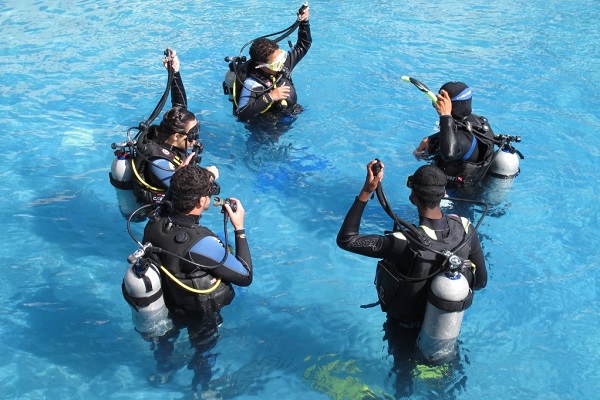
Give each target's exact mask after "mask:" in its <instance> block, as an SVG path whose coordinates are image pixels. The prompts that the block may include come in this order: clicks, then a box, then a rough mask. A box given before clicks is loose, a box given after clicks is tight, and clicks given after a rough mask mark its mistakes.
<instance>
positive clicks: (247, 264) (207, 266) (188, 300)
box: [143, 214, 253, 391]
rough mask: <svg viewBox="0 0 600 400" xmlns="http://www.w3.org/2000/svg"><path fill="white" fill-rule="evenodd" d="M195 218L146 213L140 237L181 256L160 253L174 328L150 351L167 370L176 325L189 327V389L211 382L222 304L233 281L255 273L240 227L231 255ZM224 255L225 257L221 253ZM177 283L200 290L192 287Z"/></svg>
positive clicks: (172, 363)
mask: <svg viewBox="0 0 600 400" xmlns="http://www.w3.org/2000/svg"><path fill="white" fill-rule="evenodd" d="M198 221H199V218H198V217H197V216H191V215H181V214H171V215H167V216H161V217H160V218H157V219H150V221H149V222H148V224H147V225H146V228H145V230H144V239H143V241H144V243H147V242H150V243H152V244H153V245H154V246H157V247H160V248H162V249H164V250H167V251H168V252H169V253H173V254H176V255H178V256H180V257H183V258H184V260H181V259H180V258H177V257H174V256H172V255H170V254H167V253H166V252H161V253H159V256H160V261H161V263H162V265H163V266H164V267H165V268H166V269H167V270H168V271H169V274H170V275H171V276H172V277H169V276H167V274H166V273H164V271H161V282H162V289H163V293H164V298H165V303H166V305H167V307H168V309H169V313H170V315H171V318H172V320H173V323H174V329H173V330H172V331H171V332H168V333H167V334H165V335H164V336H162V337H160V338H157V339H156V344H157V346H156V348H155V351H154V357H155V359H156V362H157V369H158V371H159V372H160V373H162V374H163V375H165V376H168V375H169V374H170V373H171V372H173V370H174V369H176V368H177V365H176V364H177V362H176V359H174V357H173V351H174V348H175V344H174V342H175V340H176V339H177V337H178V336H179V332H180V330H181V329H183V328H187V330H188V336H189V341H190V344H191V345H192V347H193V348H194V355H193V357H192V358H191V359H190V361H189V362H188V368H189V369H191V370H193V371H194V377H193V379H192V390H194V391H195V390H196V388H197V387H198V386H200V387H201V388H202V390H203V391H205V390H208V388H209V387H208V384H209V382H210V380H211V378H212V365H213V364H214V359H215V358H216V356H217V355H216V354H215V353H212V352H211V350H212V349H213V348H214V346H215V345H216V344H217V342H218V340H219V336H220V335H219V326H220V325H221V323H222V322H223V319H222V317H221V314H220V310H221V308H222V307H224V306H226V305H227V304H229V303H231V301H232V300H233V298H234V296H235V292H234V290H233V286H232V284H234V285H237V286H248V285H250V284H251V283H252V276H253V273H252V258H251V257H250V250H249V247H248V242H247V240H246V235H245V232H244V230H239V231H235V256H234V255H233V254H231V253H230V252H229V251H228V250H227V249H225V247H224V245H223V243H222V242H221V241H220V239H219V238H218V237H217V236H216V235H215V234H214V233H213V232H211V231H210V230H209V229H207V228H205V227H203V226H201V225H199V224H198ZM225 255H227V257H226V258H225V259H224V256H225ZM223 259H224V260H223ZM185 260H189V261H193V262H195V263H197V264H201V265H203V267H199V266H197V265H194V264H191V263H189V262H187V261H185ZM221 261H222V263H221ZM175 279H176V280H177V281H178V282H179V283H177V282H175ZM180 284H183V285H184V286H186V287H188V288H191V289H192V290H195V291H203V292H204V293H197V292H192V291H190V290H188V289H186V288H184V287H182V286H181V285H180Z"/></svg>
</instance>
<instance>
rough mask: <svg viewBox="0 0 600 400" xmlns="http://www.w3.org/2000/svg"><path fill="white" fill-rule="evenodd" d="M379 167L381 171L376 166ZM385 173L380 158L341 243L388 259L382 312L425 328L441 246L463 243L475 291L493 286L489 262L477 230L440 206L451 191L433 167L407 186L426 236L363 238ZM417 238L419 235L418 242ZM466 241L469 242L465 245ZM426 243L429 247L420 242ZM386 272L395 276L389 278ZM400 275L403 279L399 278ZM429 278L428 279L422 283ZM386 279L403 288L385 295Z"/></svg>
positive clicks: (393, 234)
mask: <svg viewBox="0 0 600 400" xmlns="http://www.w3.org/2000/svg"><path fill="white" fill-rule="evenodd" d="M375 165H378V167H373V166H375ZM373 169H375V171H374V170H373ZM378 169H379V170H378ZM383 171H384V166H383V163H381V162H379V161H378V160H374V161H371V162H370V163H369V164H368V165H367V176H366V178H365V183H364V185H363V188H362V189H361V191H360V193H359V195H358V196H357V197H356V199H355V200H354V204H353V205H352V207H351V208H350V210H349V211H348V214H347V215H346V218H345V219H344V222H343V224H342V227H341V228H340V231H339V233H338V236H337V244H338V246H339V247H341V248H342V249H344V250H347V251H350V252H352V253H356V254H361V255H364V256H368V257H374V258H382V259H383V260H382V261H381V262H380V263H379V264H378V266H377V270H378V272H377V277H378V278H379V280H380V282H378V288H377V289H378V294H379V295H380V296H382V295H383V296H385V298H384V299H381V298H380V300H382V308H385V309H383V311H385V312H386V313H387V317H388V319H393V320H397V321H398V322H399V323H401V324H403V325H406V326H409V327H419V326H420V325H421V322H422V321H423V317H424V314H425V306H426V303H427V290H428V286H429V284H430V281H431V279H432V278H433V276H431V277H429V276H430V275H432V273H434V272H436V271H440V270H441V269H442V267H443V266H442V264H443V263H445V262H446V260H445V259H444V257H443V256H441V255H440V254H438V252H440V251H441V249H440V250H438V251H437V252H434V250H436V247H440V248H443V249H447V250H451V249H455V248H456V247H457V246H459V245H462V247H460V248H459V249H458V250H457V251H456V255H458V256H459V257H461V258H463V259H464V260H466V259H468V260H470V262H471V263H472V264H473V265H475V268H467V269H465V270H464V271H461V272H462V273H463V275H465V277H466V279H467V281H468V283H469V286H470V287H471V288H473V289H482V288H484V287H485V286H486V284H487V270H486V264H485V259H484V256H483V251H482V249H481V243H480V241H479V237H478V236H477V233H476V229H475V227H473V225H472V224H471V223H470V222H469V221H468V220H466V219H465V218H461V217H458V216H456V215H452V214H448V215H446V214H444V213H443V212H442V210H441V209H440V202H441V200H442V198H443V197H444V195H445V193H446V192H445V186H446V175H445V174H444V172H443V171H442V170H441V169H439V168H438V167H436V166H433V165H424V166H422V167H420V168H419V169H417V171H416V172H415V174H414V175H412V176H410V177H409V178H408V182H407V185H408V186H409V187H410V188H411V193H410V196H409V200H410V201H411V203H413V204H414V205H415V206H416V207H417V211H418V212H419V228H418V230H420V232H417V233H416V234H415V233H413V232H411V231H402V230H397V231H394V232H390V233H387V234H385V235H376V234H359V226H360V221H361V218H362V214H363V212H364V210H365V207H366V205H367V201H368V200H369V197H370V196H371V194H372V193H373V192H374V191H375V190H376V189H377V188H378V186H379V184H380V182H381V181H382V180H383ZM396 228H398V227H396ZM412 228H414V227H412ZM421 232H423V233H425V235H423V234H421ZM413 236H417V240H415V239H414V238H413ZM424 236H425V237H424ZM465 238H468V241H467V242H465V243H463V242H464V239H465ZM424 239H425V240H424ZM423 240H424V241H426V242H428V243H429V246H426V245H425V246H424V245H422V244H420V243H418V242H420V241H423ZM383 269H385V270H386V272H389V273H391V274H393V275H391V276H387V274H386V273H383V272H384V271H382V270H383ZM396 272H399V273H401V274H402V275H400V276H398V274H397V273H396ZM403 276H405V277H403ZM425 277H428V278H427V279H421V278H425ZM388 278H389V279H388ZM382 279H383V280H396V281H397V285H398V286H397V287H396V288H394V289H393V290H390V289H388V290H385V292H384V291H383V290H380V288H379V286H383V287H388V284H390V283H391V282H381V280H382ZM387 296H389V298H388V297H387Z"/></svg>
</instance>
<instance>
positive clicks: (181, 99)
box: [171, 71, 187, 108]
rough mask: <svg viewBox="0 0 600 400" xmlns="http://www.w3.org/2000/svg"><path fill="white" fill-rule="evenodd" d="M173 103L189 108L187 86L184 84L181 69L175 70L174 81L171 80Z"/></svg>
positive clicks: (173, 104)
mask: <svg viewBox="0 0 600 400" xmlns="http://www.w3.org/2000/svg"><path fill="white" fill-rule="evenodd" d="M171 105H172V106H173V107H175V106H182V107H185V108H187V94H186V93H185V87H184V86H183V80H182V79H181V73H180V72H179V71H178V72H175V74H174V75H173V81H172V82H171Z"/></svg>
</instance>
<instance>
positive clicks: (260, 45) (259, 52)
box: [249, 38, 279, 64]
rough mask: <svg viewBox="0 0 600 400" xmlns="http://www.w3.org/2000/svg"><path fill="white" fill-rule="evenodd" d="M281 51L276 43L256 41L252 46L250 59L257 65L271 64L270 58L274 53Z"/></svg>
mask: <svg viewBox="0 0 600 400" xmlns="http://www.w3.org/2000/svg"><path fill="white" fill-rule="evenodd" d="M278 51H279V46H278V45H277V43H276V42H274V41H272V40H270V39H267V38H260V39H256V40H255V41H254V42H253V43H252V46H250V50H249V53H250V58H252V60H253V61H254V62H256V63H257V64H263V63H268V62H269V57H271V56H272V55H273V53H275V52H278Z"/></svg>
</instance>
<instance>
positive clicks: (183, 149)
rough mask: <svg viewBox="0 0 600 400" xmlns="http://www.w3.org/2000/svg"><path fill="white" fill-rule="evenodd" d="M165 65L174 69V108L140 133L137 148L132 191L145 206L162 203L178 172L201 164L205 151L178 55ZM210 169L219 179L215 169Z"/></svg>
mask: <svg viewBox="0 0 600 400" xmlns="http://www.w3.org/2000/svg"><path fill="white" fill-rule="evenodd" d="M168 50H169V49H168ZM163 64H164V65H165V68H167V69H168V68H172V69H173V79H172V81H171V103H172V108H171V109H170V110H169V111H167V112H166V113H165V115H164V117H163V120H162V121H161V122H160V124H159V125H152V126H149V127H147V129H146V130H145V131H143V132H142V133H141V135H140V137H139V139H138V140H137V143H136V148H135V150H136V151H135V153H136V157H135V159H134V163H133V167H134V168H133V170H134V179H133V190H134V193H135V196H136V198H137V199H138V201H140V202H141V203H143V204H149V203H157V202H160V201H161V200H162V199H163V197H164V195H165V193H166V191H167V189H168V188H169V184H170V179H171V176H172V175H173V173H174V172H175V169H176V168H178V167H180V166H183V165H187V164H188V163H190V162H193V163H196V162H199V160H200V157H199V154H200V153H201V152H202V150H203V146H202V144H201V143H199V142H197V140H198V138H199V136H200V123H199V121H197V119H196V116H195V115H194V113H192V112H191V111H189V110H188V109H187V94H186V92H185V87H184V85H183V80H182V78H181V73H180V71H179V69H180V62H179V58H178V57H177V54H176V52H175V51H171V52H170V55H169V56H167V57H165V59H164V60H163ZM191 149H193V151H192V152H191V153H190V150H191ZM208 168H209V169H210V170H211V172H212V173H213V174H215V176H216V177H218V170H217V168H216V167H214V166H211V167H208Z"/></svg>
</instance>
